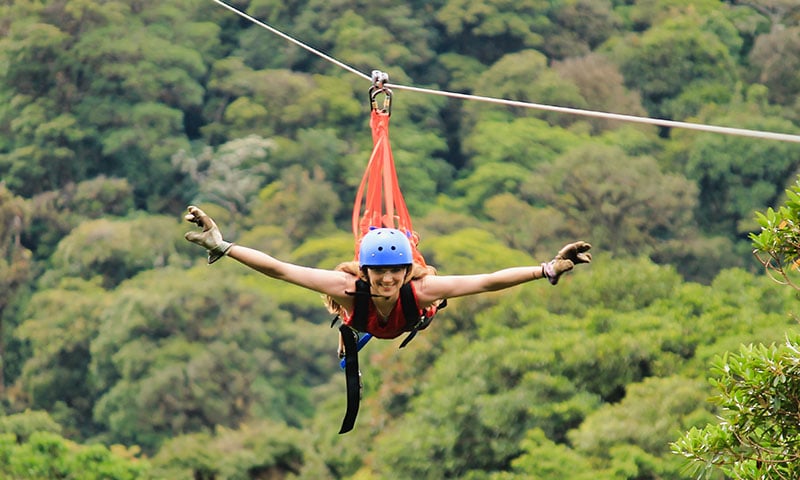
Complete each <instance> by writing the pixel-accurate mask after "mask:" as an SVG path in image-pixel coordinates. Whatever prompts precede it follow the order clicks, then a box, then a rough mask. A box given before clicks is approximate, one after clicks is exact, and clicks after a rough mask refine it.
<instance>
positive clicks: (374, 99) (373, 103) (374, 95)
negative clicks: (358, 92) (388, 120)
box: [369, 86, 392, 115]
mask: <svg viewBox="0 0 800 480" xmlns="http://www.w3.org/2000/svg"><path fill="white" fill-rule="evenodd" d="M381 93H382V94H383V96H384V98H383V108H378V95H380V94H381ZM369 103H370V107H371V108H372V110H376V111H378V112H379V113H385V114H387V115H391V114H392V91H391V90H390V89H388V88H386V87H374V86H373V87H370V88H369Z"/></svg>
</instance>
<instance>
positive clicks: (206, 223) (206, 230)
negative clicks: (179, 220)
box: [183, 205, 233, 264]
mask: <svg viewBox="0 0 800 480" xmlns="http://www.w3.org/2000/svg"><path fill="white" fill-rule="evenodd" d="M183 218H185V219H186V221H187V222H192V223H195V224H197V226H198V227H200V228H202V229H203V231H202V232H186V235H184V236H183V237H184V238H185V239H186V240H189V241H190V242H192V243H196V244H198V245H200V246H201V247H204V248H205V249H206V250H207V251H208V263H209V264H212V263H214V262H216V261H217V260H219V259H220V258H222V257H223V256H225V254H226V253H228V250H230V248H231V247H232V246H233V244H232V243H230V242H226V241H225V240H223V239H222V232H220V231H219V228H218V227H217V224H216V223H214V220H212V219H211V217H209V216H208V215H206V213H205V212H204V211H202V210H200V209H199V208H197V207H195V206H194V205H190V206H189V213H187V214H186V216H185V217H183Z"/></svg>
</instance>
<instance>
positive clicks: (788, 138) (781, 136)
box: [386, 83, 800, 143]
mask: <svg viewBox="0 0 800 480" xmlns="http://www.w3.org/2000/svg"><path fill="white" fill-rule="evenodd" d="M386 86H387V87H390V88H393V89H395V90H408V91H412V92H419V93H427V94H431V95H441V96H445V97H453V98H461V99H464V100H477V101H481V102H489V103H498V104H502V105H509V106H512V107H525V108H535V109H539V110H549V111H552V112H560V113H569V114H573V115H583V116H587V117H597V118H605V119H609V120H620V121H625V122H638V123H646V124H650V125H658V126H661V127H673V128H686V129H691V130H701V131H705V132H713V133H723V134H726V135H739V136H744V137H754V138H766V139H770V140H780V141H785V142H795V143H800V135H792V134H789V133H774V132H764V131H759V130H748V129H744V128H733V127H720V126H716V125H706V124H702V123H691V122H678V121H675V120H664V119H657V118H647V117H637V116H635V115H622V114H619V113H607V112H598V111H594V110H582V109H579V108H569V107H557V106H553V105H543V104H538V103H530V102H519V101H515V100H504V99H499V98H492V97H482V96H479V95H468V94H465V93H455V92H447V91H443V90H431V89H427V88H419V87H408V86H405V85H396V84H392V83H387V84H386Z"/></svg>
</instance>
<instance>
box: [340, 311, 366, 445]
mask: <svg viewBox="0 0 800 480" xmlns="http://www.w3.org/2000/svg"><path fill="white" fill-rule="evenodd" d="M339 333H341V335H342V340H343V341H344V363H345V367H344V375H345V381H346V383H347V410H346V411H345V414H344V420H342V428H340V429H339V433H340V434H342V433H347V432H349V431H350V430H352V429H353V426H354V425H355V423H356V416H358V407H359V404H360V403H361V372H360V371H359V369H358V345H357V343H356V342H357V341H356V338H357V337H358V336H357V334H356V332H355V331H353V329H352V328H350V327H348V326H347V325H342V326H341V327H339Z"/></svg>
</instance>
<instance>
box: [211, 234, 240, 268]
mask: <svg viewBox="0 0 800 480" xmlns="http://www.w3.org/2000/svg"><path fill="white" fill-rule="evenodd" d="M233 245H234V244H233V243H231V242H226V241H225V240H223V241H222V242H220V244H219V245H217V246H216V247H214V248H212V249H211V250H209V251H208V264H209V265H211V264H212V263H214V262H216V261H217V260H219V259H220V258H222V257H224V256H225V255H227V253H228V250H230V249H231V247H232V246H233Z"/></svg>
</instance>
